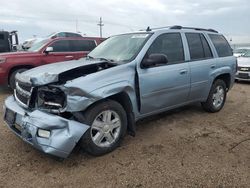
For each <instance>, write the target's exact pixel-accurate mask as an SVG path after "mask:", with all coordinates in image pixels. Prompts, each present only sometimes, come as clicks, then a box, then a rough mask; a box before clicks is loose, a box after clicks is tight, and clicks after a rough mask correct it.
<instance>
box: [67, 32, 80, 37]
mask: <svg viewBox="0 0 250 188" xmlns="http://www.w3.org/2000/svg"><path fill="white" fill-rule="evenodd" d="M66 37H82V36H81V35H80V34H77V33H66Z"/></svg>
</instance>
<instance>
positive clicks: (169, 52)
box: [146, 33, 184, 64]
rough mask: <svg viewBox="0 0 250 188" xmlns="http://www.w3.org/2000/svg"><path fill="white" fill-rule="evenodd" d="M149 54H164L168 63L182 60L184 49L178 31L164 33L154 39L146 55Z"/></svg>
mask: <svg viewBox="0 0 250 188" xmlns="http://www.w3.org/2000/svg"><path fill="white" fill-rule="evenodd" d="M151 54H164V55H166V56H167V58H168V64H174V63H181V62H183V61H184V50H183V45H182V39H181V35H180V33H166V34H162V35H160V36H159V37H158V38H156V39H155V41H154V42H153V44H152V45H151V46H150V48H149V50H148V52H147V54H146V56H149V55H151Z"/></svg>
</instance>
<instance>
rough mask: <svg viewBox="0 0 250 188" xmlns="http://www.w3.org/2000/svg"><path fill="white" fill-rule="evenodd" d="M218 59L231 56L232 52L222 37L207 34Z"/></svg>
mask: <svg viewBox="0 0 250 188" xmlns="http://www.w3.org/2000/svg"><path fill="white" fill-rule="evenodd" d="M209 37H210V39H211V40H212V42H213V44H214V47H215V49H216V51H217V53H218V56H219V57H227V56H232V55H233V51H232V49H231V47H230V45H229V44H228V42H227V40H226V39H225V37H224V36H223V35H215V34H209Z"/></svg>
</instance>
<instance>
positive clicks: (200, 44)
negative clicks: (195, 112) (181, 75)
mask: <svg viewBox="0 0 250 188" xmlns="http://www.w3.org/2000/svg"><path fill="white" fill-rule="evenodd" d="M186 38H187V41H188V47H189V52H190V58H191V60H202V59H208V58H212V57H213V56H212V52H211V49H210V47H209V45H208V43H207V40H206V39H205V37H204V36H203V34H201V33H186Z"/></svg>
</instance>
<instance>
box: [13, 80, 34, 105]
mask: <svg viewBox="0 0 250 188" xmlns="http://www.w3.org/2000/svg"><path fill="white" fill-rule="evenodd" d="M33 89H34V87H31V89H30V91H26V90H24V89H22V88H21V87H20V86H19V84H18V81H16V89H14V97H15V99H16V101H17V102H18V103H19V104H20V105H21V106H22V107H24V108H29V105H30V100H31V95H32V92H33ZM17 93H19V94H20V95H22V96H23V97H26V98H27V104H25V103H23V102H22V101H21V100H20V99H19V98H18V97H17Z"/></svg>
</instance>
